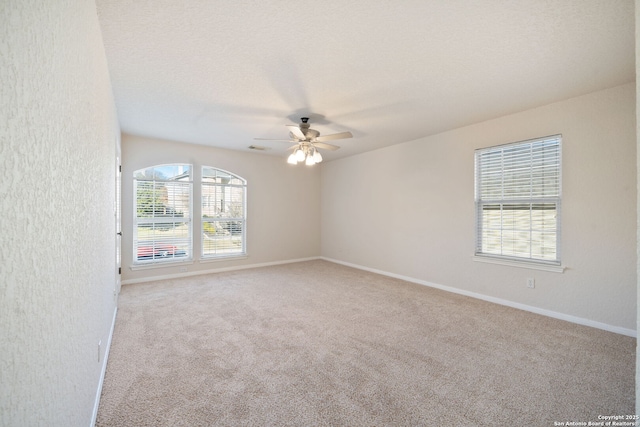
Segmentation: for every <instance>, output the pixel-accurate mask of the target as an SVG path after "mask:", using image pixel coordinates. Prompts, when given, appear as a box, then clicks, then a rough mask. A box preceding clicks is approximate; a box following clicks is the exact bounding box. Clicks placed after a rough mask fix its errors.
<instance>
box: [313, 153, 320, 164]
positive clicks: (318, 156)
mask: <svg viewBox="0 0 640 427" xmlns="http://www.w3.org/2000/svg"><path fill="white" fill-rule="evenodd" d="M313 160H314V161H315V162H316V163H320V162H321V161H322V155H321V154H320V152H319V151H318V150H315V152H314V153H313Z"/></svg>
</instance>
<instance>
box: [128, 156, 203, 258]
mask: <svg viewBox="0 0 640 427" xmlns="http://www.w3.org/2000/svg"><path fill="white" fill-rule="evenodd" d="M191 170H192V168H191V165H186V164H169V165H156V166H152V167H149V168H146V169H140V170H137V171H135V172H134V173H133V187H134V203H135V206H134V229H133V234H134V235H133V263H134V264H138V265H141V264H150V263H165V262H171V261H184V260H188V259H191V258H192V252H191V248H192V232H191V216H192V215H191V212H192V202H191V200H192V194H193V180H192V173H191Z"/></svg>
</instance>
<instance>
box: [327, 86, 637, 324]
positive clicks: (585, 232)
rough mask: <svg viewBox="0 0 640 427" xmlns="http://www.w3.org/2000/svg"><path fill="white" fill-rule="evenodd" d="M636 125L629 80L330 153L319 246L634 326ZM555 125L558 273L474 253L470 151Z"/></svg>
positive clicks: (355, 259) (332, 253)
mask: <svg viewBox="0 0 640 427" xmlns="http://www.w3.org/2000/svg"><path fill="white" fill-rule="evenodd" d="M425 119H428V118H425ZM635 132H636V130H635V87H634V85H633V84H627V85H623V86H619V87H616V88H612V89H608V90H605V91H601V92H596V93H593V94H590V95H586V96H581V97H578V98H573V99H569V100H566V101H563V102H559V103H555V104H550V105H547V106H544V107H540V108H536V109H533V110H528V111H524V112H522V113H518V114H513V115H510V116H505V117H502V118H498V119H495V120H490V121H487V122H483V123H479V124H476V125H473V126H468V127H464V128H460V129H456V130H453V131H450V132H445V133H442V134H439V135H434V136H431V137H426V138H422V139H418V140H416V141H413V142H409V143H406V144H401V145H398V146H394V147H389V148H385V149H381V150H377V151H372V152H369V153H365V154H362V155H359V156H353V157H350V158H346V159H340V160H336V161H333V162H329V163H327V164H325V165H323V168H322V215H321V218H322V255H323V256H325V257H329V258H333V259H337V260H341V261H344V262H349V263H353V264H358V265H361V266H365V267H369V268H374V269H378V270H382V271H386V272H390V273H395V274H400V275H404V276H408V277H411V278H415V279H419V280H422V281H426V282H431V283H434V284H438V285H442V286H449V287H453V288H456V289H460V290H463V291H467V292H470V293H477V294H481V295H486V296H489V297H494V298H501V299H504V300H507V301H511V302H515V303H520V304H525V305H529V306H533V307H537V308H540V309H545V310H550V311H553V312H556V313H562V314H565V315H571V316H577V317H579V318H583V319H588V320H591V321H595V322H601V323H604V324H606V325H610V326H615V327H621V328H626V329H628V330H635V329H636V239H635V235H636V233H635V230H636V215H635V212H636V164H635V158H636V135H635ZM558 133H561V134H562V135H563V153H562V155H563V165H562V174H563V201H562V209H563V211H562V227H563V229H562V261H563V264H564V265H565V266H566V267H567V269H566V271H565V272H564V274H559V273H552V272H546V271H538V270H530V269H523V268H516V267H510V266H501V265H493V264H485V263H479V262H473V261H472V255H473V252H474V150H475V149H477V148H481V147H487V146H492V145H497V144H504V143H508V142H515V141H521V140H525V139H530V138H535V137H540V136H545V135H553V134H558ZM345 212H348V213H349V214H348V215H345ZM528 277H533V278H535V279H536V287H535V289H528V288H527V287H526V286H525V283H526V278H528Z"/></svg>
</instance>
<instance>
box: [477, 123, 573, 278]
mask: <svg viewBox="0 0 640 427" xmlns="http://www.w3.org/2000/svg"><path fill="white" fill-rule="evenodd" d="M545 144H548V145H549V151H548V152H545V151H544V150H545V149H546V148H547V147H546V146H545ZM540 145H541V148H540V147H538V150H542V151H537V152H536V154H535V156H534V147H536V146H540ZM526 147H528V148H529V150H530V153H531V157H530V161H528V162H523V160H522V158H524V157H523V156H522V154H513V153H517V152H518V150H522V149H523V148H526ZM505 152H511V154H505ZM547 154H549V155H550V156H549V158H545V157H544V156H545V155H547ZM489 155H498V157H499V158H500V165H499V166H496V164H497V163H496V162H495V160H494V161H493V163H492V162H491V161H486V159H487V158H488V157H487V156H489ZM517 156H520V157H522V158H518V157H517ZM483 157H484V159H483ZM474 159H475V171H474V176H475V186H474V193H475V194H474V196H475V227H474V228H475V252H474V260H476V261H482V262H490V263H497V264H505V265H515V266H521V267H529V268H538V269H543V270H549V271H558V272H562V271H563V267H561V264H562V257H561V237H562V233H561V218H562V135H560V134H557V135H550V136H546V137H542V138H534V139H529V140H525V141H518V142H512V143H508V144H502V145H497V146H492V147H487V148H481V149H477V150H475V153H474ZM505 159H506V160H507V161H508V162H506V163H505ZM509 162H512V163H509ZM487 165H488V166H487ZM505 165H507V166H505ZM487 167H489V168H491V167H492V168H493V169H492V171H491V172H492V173H493V174H494V175H493V176H492V178H493V180H494V181H498V179H496V178H497V177H498V176H499V181H500V184H499V185H491V184H486V181H491V179H490V178H489V179H485V178H487V176H488V173H487V172H486V171H485V170H484V169H485V168H487ZM545 168H548V170H547V169H545ZM497 172H499V175H497ZM527 172H529V176H530V178H529V179H528V180H524V181H521V179H522V177H523V174H524V175H526V173H527ZM523 183H524V184H523ZM483 184H485V186H483ZM526 188H528V189H529V191H530V193H529V196H526V191H524V189H526ZM496 190H499V191H500V195H499V196H495V195H493V197H487V196H488V194H487V193H491V191H493V192H494V193H495V191H496ZM505 192H507V193H509V192H510V193H511V197H505ZM534 193H535V194H534ZM549 205H553V209H552V210H553V211H554V212H555V215H554V217H553V218H554V220H553V222H554V223H555V225H554V227H553V232H550V231H549V230H550V228H549V225H548V224H549V223H550V222H551V221H550V218H549V217H548V216H547V217H545V215H544V213H541V211H544V210H547V209H548V206H549ZM487 206H499V209H500V214H499V218H500V225H499V227H494V228H491V229H489V231H487V229H488V227H486V224H487V222H488V220H487V219H486V214H485V212H486V211H488V210H489V209H486V208H487ZM526 206H528V209H524V207H526ZM505 207H506V208H507V209H505ZM522 209H524V210H525V211H527V212H529V215H528V219H526V215H524V216H523V215H521V214H520V215H519V214H518V213H517V212H515V211H517V210H522ZM505 212H508V213H510V215H511V218H510V219H511V222H512V224H513V225H512V227H511V228H509V227H505V222H506V221H505V214H504V213H505ZM523 218H525V219H524V220H523ZM507 219H509V218H508V217H507ZM489 220H490V219H489ZM536 224H537V226H538V227H541V229H535V228H534V225H536ZM522 225H528V227H529V228H528V229H527V228H519V227H520V226H522ZM491 230H493V233H492V234H493V236H490V235H489V233H491ZM507 232H511V233H512V236H511V239H512V246H511V249H509V246H508V245H505V240H508V239H505V234H506V233H507ZM497 233H499V236H500V237H499V240H500V243H499V251H498V252H499V253H496V250H489V249H488V246H487V245H488V243H487V242H486V241H485V239H486V240H490V238H491V237H493V239H494V241H495V238H496V237H495V235H496V234H497ZM527 234H528V237H526V238H521V237H515V236H516V235H519V236H526V235H527ZM534 235H538V236H543V237H540V239H541V240H539V242H541V243H539V246H540V248H539V249H537V250H536V255H535V256H534V249H533V248H534V246H538V245H537V242H538V240H536V239H535V238H534ZM545 235H547V236H551V237H550V238H545V237H544V236H545ZM552 240H555V248H554V249H555V250H554V251H553V254H555V256H554V257H553V259H551V258H549V257H546V256H545V254H544V252H545V248H546V246H545V244H547V243H548V241H552ZM495 245H496V244H495V243H494V247H495ZM522 246H525V249H528V254H529V255H528V256H522V255H521V254H518V253H516V252H517V249H516V247H522ZM538 253H539V254H540V255H539V256H538Z"/></svg>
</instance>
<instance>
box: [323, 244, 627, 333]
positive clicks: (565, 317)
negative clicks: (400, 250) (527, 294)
mask: <svg viewBox="0 0 640 427" xmlns="http://www.w3.org/2000/svg"><path fill="white" fill-rule="evenodd" d="M320 259H323V260H325V261H329V262H335V263H336V264H342V265H345V266H347V267H353V268H357V269H359V270H365V271H369V272H371V273H376V274H380V275H383V276H388V277H393V278H395V279H400V280H404V281H407V282H412V283H417V284H419V285H424V286H429V287H431V288H436V289H440V290H443V291H447V292H452V293H455V294H460V295H464V296H468V297H471V298H477V299H480V300H483V301H488V302H492V303H495V304H500V305H504V306H507V307H513V308H517V309H520V310H524V311H529V312H531V313H536V314H540V315H543V316H547V317H553V318H554V319H560V320H565V321H567V322H571V323H576V324H578V325H583V326H590V327H592V328H597V329H602V330H605V331H609V332H614V333H616V334H621V335H626V336H629V337H633V338H636V337H637V332H636V331H635V330H633V329H628V328H622V327H620V326H613V325H608V324H606V323H602V322H597V321H595V320H590V319H585V318H582V317H577V316H572V315H570V314H564V313H558V312H556V311H551V310H546V309H544V308H538V307H533V306H530V305H526V304H520V303H517V302H513V301H509V300H505V299H502V298H496V297H492V296H488V295H483V294H479V293H476V292H470V291H465V290H464V289H458V288H453V287H451V286H444V285H439V284H437V283H431V282H427V281H425V280H420V279H415V278H413V277H408V276H403V275H401V274H395V273H389V272H387V271H382V270H377V269H375V268H369V267H365V266H362V265H358V264H352V263H349V262H344V261H339V260H337V259H332V258H327V257H320Z"/></svg>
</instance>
